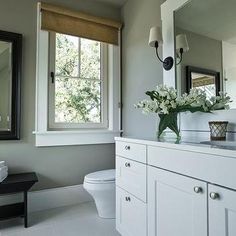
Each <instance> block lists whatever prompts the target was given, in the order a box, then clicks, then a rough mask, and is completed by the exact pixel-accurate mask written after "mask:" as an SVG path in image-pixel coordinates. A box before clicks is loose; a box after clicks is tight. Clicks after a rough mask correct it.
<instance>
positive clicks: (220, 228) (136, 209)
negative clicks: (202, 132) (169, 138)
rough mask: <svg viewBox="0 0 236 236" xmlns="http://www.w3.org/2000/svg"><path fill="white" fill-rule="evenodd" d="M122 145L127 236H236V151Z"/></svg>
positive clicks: (120, 198)
mask: <svg viewBox="0 0 236 236" xmlns="http://www.w3.org/2000/svg"><path fill="white" fill-rule="evenodd" d="M116 141H117V142H116V189H117V191H116V227H117V230H118V231H119V232H120V233H121V235H122V236H146V235H148V236H173V235H174V236H236V171H235V169H236V151H230V150H223V149H216V148H211V147H205V146H204V147H203V146H201V145H199V146H197V145H192V146H191V145H190V144H186V145H184V144H179V145H177V144H170V143H161V142H156V141H148V140H138V139H128V138H117V139H116Z"/></svg>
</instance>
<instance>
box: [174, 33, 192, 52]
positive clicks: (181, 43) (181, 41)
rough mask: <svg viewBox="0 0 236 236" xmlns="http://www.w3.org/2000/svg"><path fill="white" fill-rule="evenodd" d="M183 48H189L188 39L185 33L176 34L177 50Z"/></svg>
mask: <svg viewBox="0 0 236 236" xmlns="http://www.w3.org/2000/svg"><path fill="white" fill-rule="evenodd" d="M181 48H183V52H187V51H188V50H189V46H188V40H187V37H186V35H185V34H179V35H177V36H176V51H177V52H178V51H179V50H180V49H181Z"/></svg>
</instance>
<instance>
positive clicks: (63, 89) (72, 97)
mask: <svg viewBox="0 0 236 236" xmlns="http://www.w3.org/2000/svg"><path fill="white" fill-rule="evenodd" d="M100 90H101V86H100V82H99V81H91V80H82V79H73V78H61V77H60V78H58V77H56V81H55V122H56V123H59V122H67V123H87V122H92V123H100V122H101V102H100V93H101V92H100Z"/></svg>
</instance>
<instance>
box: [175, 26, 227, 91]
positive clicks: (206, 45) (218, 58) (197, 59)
mask: <svg viewBox="0 0 236 236" xmlns="http://www.w3.org/2000/svg"><path fill="white" fill-rule="evenodd" d="M178 34H186V36H187V40H188V44H189V51H188V52H186V53H184V54H183V61H182V63H181V64H180V65H178V66H177V76H178V80H181V88H182V93H183V92H185V91H186V66H195V67H200V68H204V69H209V70H214V71H217V72H220V76H221V78H222V74H223V73H222V43H221V41H219V40H215V39H211V38H208V37H206V36H203V35H200V34H196V33H194V32H190V31H187V30H184V29H181V28H177V29H176V35H178ZM180 70H181V72H180ZM180 76H181V77H180Z"/></svg>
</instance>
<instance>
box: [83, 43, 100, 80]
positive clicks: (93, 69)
mask: <svg viewBox="0 0 236 236" xmlns="http://www.w3.org/2000/svg"><path fill="white" fill-rule="evenodd" d="M100 47H101V43H100V42H97V41H93V40H89V39H81V62H80V63H81V65H80V76H81V77H82V78H91V79H100V66H101V63H100V61H101V54H100Z"/></svg>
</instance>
